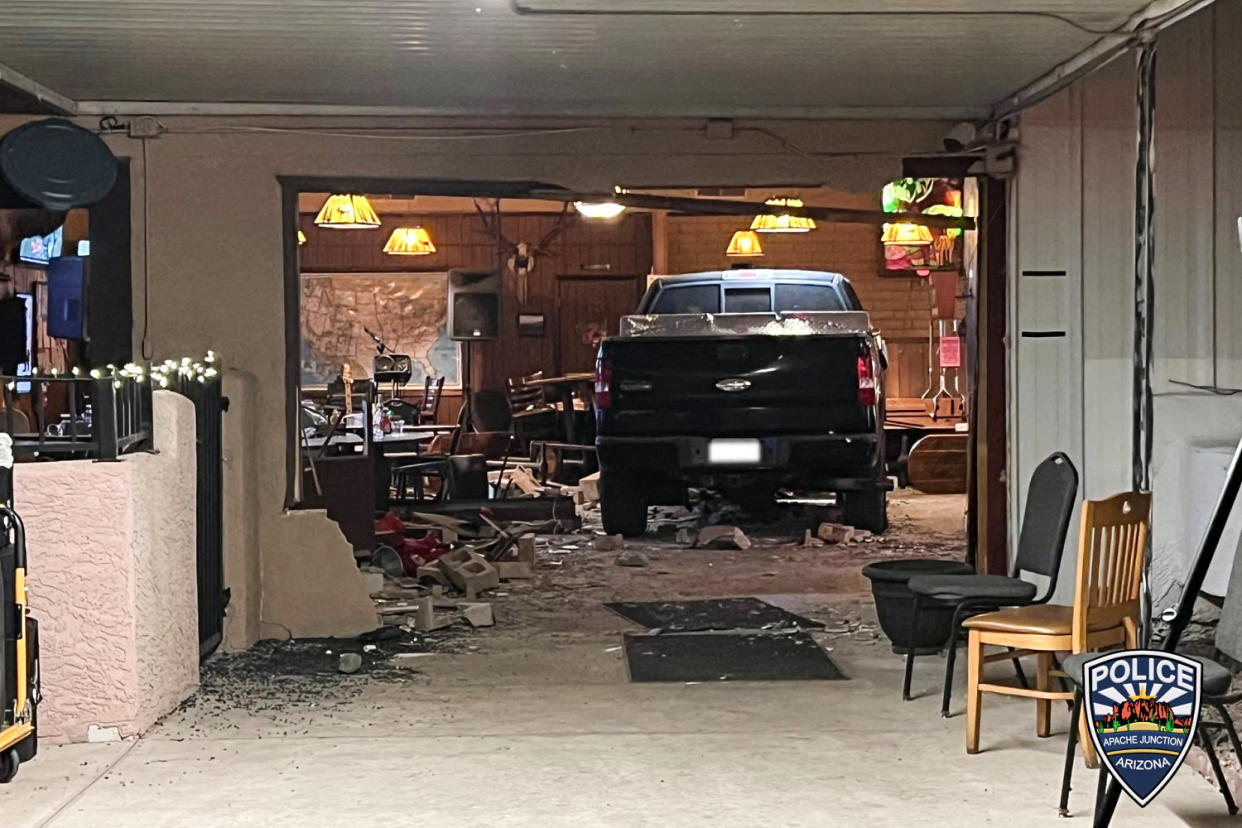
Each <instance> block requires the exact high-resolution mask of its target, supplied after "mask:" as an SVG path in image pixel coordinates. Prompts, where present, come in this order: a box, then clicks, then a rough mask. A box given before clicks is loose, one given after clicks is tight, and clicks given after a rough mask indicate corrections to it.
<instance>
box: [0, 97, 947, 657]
mask: <svg viewBox="0 0 1242 828" xmlns="http://www.w3.org/2000/svg"><path fill="white" fill-rule="evenodd" d="M161 120H162V121H163V122H164V123H165V124H166V125H167V127H168V128H169V129H170V130H171V132H170V133H169V134H167V135H164V136H162V137H160V138H158V139H155V140H152V141H150V142H149V144H148V147H147V153H146V159H147V160H146V166H145V168H144V165H143V162H142V158H143V153H142V151H141V147H140V145H139V144H138V142H136V141H131V140H129V139H126V138H109V139H108V140H109V143H110V145H111V146H112V148H113V150H114V151H115V152H116V153H117V154H118V155H120V156H124V157H128V158H130V159H131V174H132V175H133V177H134V180H133V192H134V213H133V217H134V221H133V228H134V229H133V232H134V237H133V242H134V244H133V250H134V269H135V270H134V272H135V279H134V308H135V314H136V315H135V335H136V336H140V335H141V330H142V319H143V310H144V306H145V304H146V302H145V301H144V295H143V293H144V284H143V279H142V273H143V239H142V235H141V234H142V232H143V230H142V228H143V225H144V222H143V213H142V210H143V201H144V195H145V196H146V197H147V201H148V203H149V215H148V219H147V224H148V226H149V228H150V232H149V239H147V242H148V244H147V250H148V254H147V255H148V257H149V265H150V267H149V273H150V279H149V296H148V297H146V299H148V300H149V306H150V340H149V349H148V351H147V353H148V354H151V355H153V356H154V357H155V358H156V359H164V358H168V357H180V356H183V355H192V354H199V353H202V352H204V351H206V350H207V349H209V348H210V349H213V350H215V351H217V352H218V353H220V354H221V355H222V358H223V361H224V363H225V364H226V365H227V366H229V367H231V368H232V369H235V370H236V371H237V372H238V373H239V374H240V375H245V376H247V377H250V378H252V379H253V386H252V389H253V398H252V404H250V403H248V404H247V405H246V406H244V409H245V410H244V412H243V411H240V410H238V411H231V412H230V413H229V414H227V415H226V416H225V420H224V428H225V443H226V446H227V447H228V448H227V449H226V451H227V452H229V453H230V454H231V457H230V459H229V460H228V461H227V462H226V466H225V479H224V486H225V492H226V495H225V525H226V535H225V542H226V551H225V555H226V561H228V562H230V563H229V564H228V565H226V575H227V577H228V579H229V580H228V585H229V586H230V587H231V588H233V589H234V595H235V596H237V595H238V594H242V593H244V594H246V595H248V596H253V594H254V593H255V592H259V591H261V600H260V601H259V606H258V609H257V611H258V612H259V614H260V616H261V619H260V620H261V623H259V624H257V625H256V624H254V623H253V621H252V620H251V619H245V618H242V617H241V615H242V614H244V613H250V612H254V611H255V607H254V604H253V603H252V602H251V601H244V602H237V601H235V602H234V604H233V605H232V606H230V608H229V613H230V620H229V627H228V629H229V634H230V641H229V645H230V646H246V644H248V643H249V641H248V639H249V638H250V636H252V635H263V636H272V637H285V636H287V635H290V634H292V635H299V636H305V635H333V634H334V635H345V634H353V633H358V632H362V631H363V630H365V629H367V628H368V627H372V626H374V625H375V623H376V618H375V615H374V612H373V611H372V607H371V602H370V600H369V598H368V596H367V594H366V590H365V588H364V586H363V584H362V580H361V577H359V576H358V575H357V573H356V569H355V568H354V562H353V556H352V551H351V550H350V547H349V544H347V543H346V542H345V541H344V539H343V538H342V537H341V535H340V533H339V531H338V530H337V527H336V524H335V523H333V522H331V521H329V520H328V519H327V518H326V517H325V516H323V515H322V514H311V515H289V514H286V513H285V511H284V507H285V502H284V497H285V457H286V451H287V444H286V439H285V392H284V377H285V365H284V330H285V325H284V285H283V250H282V241H281V236H282V230H283V227H282V216H281V201H280V187H279V184H278V181H277V176H281V175H285V176H357V177H372V178H381V179H382V178H395V179H411V178H450V179H463V180H485V179H495V180H537V181H543V182H546V183H550V184H557V185H563V186H568V187H574V188H580V189H589V190H596V191H607V190H609V189H611V187H612V186H613V185H614V184H624V185H629V186H635V187H640V186H659V185H663V186H682V185H685V186H694V185H699V186H709V185H745V184H751V185H758V186H774V185H780V184H787V185H815V184H822V183H827V184H832V185H833V186H836V187H840V188H842V189H853V190H862V189H869V188H875V187H878V186H880V184H881V183H882V182H883V180H884V179H885V178H886V177H892V176H895V175H897V174H899V172H900V166H899V159H900V157H901V156H902V155H903V154H906V153H909V152H917V151H927V150H929V149H936V148H938V147H939V141H940V138H941V136H942V135H944V134H945V132H946V131H947V129H948V125H947V124H945V123H942V122H932V121H919V122H897V121H891V122H873V121H838V122H816V121H790V122H765V123H756V124H748V123H745V122H739V123H738V125H737V126H738V130H737V135H736V137H735V138H734V139H732V140H711V139H708V138H707V137H706V135H705V134H704V131H703V123H702V122H701V121H696V122H680V121H679V122H673V121H659V122H645V123H630V122H608V121H605V122H593V123H581V122H579V123H572V124H571V123H550V122H547V121H544V122H540V123H537V124H534V126H537V127H538V128H539V129H542V130H548V129H550V128H556V127H564V128H567V129H571V130H572V131H568V132H563V133H558V134H544V135H539V136H507V137H498V138H495V139H488V140H478V139H473V140H464V141H463V140H452V139H444V140H430V138H431V136H430V135H429V134H428V133H427V132H426V131H425V130H427V129H428V128H434V127H440V128H446V129H448V130H450V131H453V130H460V129H461V127H462V124H461V123H459V122H457V123H454V122H445V121H428V120H398V119H389V120H386V121H383V122H382V123H383V125H384V126H385V127H386V128H388V129H391V128H393V127H396V126H408V127H411V128H413V129H415V130H424V131H423V132H421V133H416V132H412V133H410V134H408V135H406V136H404V137H399V138H397V139H396V140H383V139H380V140H359V139H356V138H350V137H343V136H333V135H328V134H324V133H323V132H322V130H321V131H320V132H319V133H318V134H311V133H310V132H297V131H295V130H299V129H301V130H314V129H315V128H317V127H324V126H329V127H334V128H341V127H350V128H351V129H352V130H354V131H357V130H362V131H365V130H366V128H367V127H368V126H373V125H375V124H376V123H377V122H375V121H369V122H368V121H351V122H342V121H341V120H339V119H338V120H335V121H327V120H324V119H271V118H269V119H251V120H249V121H245V122H241V121H237V120H232V121H223V120H219V119H204V118H199V119H177V118H164V119H161ZM17 123H19V121H18V120H17V119H9V120H5V119H0V132H3V131H7V129H9V128H11V127H12V126H15V125H17ZM83 123H84V124H86V125H87V126H91V127H94V126H95V125H96V124H95V122H93V121H91V122H86V121H84V122H83ZM477 125H479V124H478V122H475V123H474V124H472V125H471V126H477ZM257 126H261V127H262V128H263V129H264V130H268V131H264V132H253V131H249V132H248V131H246V130H248V129H253V128H254V127H257ZM491 126H504V127H505V128H507V129H516V128H520V127H521V126H523V124H521V123H518V122H508V123H506V124H495V123H493V124H491ZM411 135H418V140H415V141H410V140H406V139H407V138H409V137H410V136H411ZM774 135H775V136H779V137H773V136H774ZM881 150H891V151H892V155H891V156H881V155H877V154H875V153H877V151H881ZM849 152H863V153H866V154H865V155H863V156H856V157H834V156H833V155H832V154H833V153H849ZM135 352H140V349H139V348H138V347H137V343H136V347H135ZM256 516H257V524H255V525H251V523H250V522H249V521H250V520H251V519H252V518H253V517H256ZM239 547H240V548H239ZM245 561H258V562H259V566H258V568H257V569H256V568H253V567H250V566H248V565H246V564H244V563H243V562H245ZM238 579H243V580H246V583H245V585H244V586H243V585H242V583H241V582H240V581H239V580H238ZM256 580H258V581H260V582H261V585H260V583H256Z"/></svg>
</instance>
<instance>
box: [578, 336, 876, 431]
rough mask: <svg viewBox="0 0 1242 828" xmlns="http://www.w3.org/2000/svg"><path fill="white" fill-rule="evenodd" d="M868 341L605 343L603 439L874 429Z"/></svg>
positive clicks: (857, 338)
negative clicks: (862, 371)
mask: <svg viewBox="0 0 1242 828" xmlns="http://www.w3.org/2000/svg"><path fill="white" fill-rule="evenodd" d="M866 347H867V345H866V342H865V340H864V338H863V337H861V336H825V335H812V336H735V337H729V338H725V339H721V338H692V337H669V338H655V337H642V338H634V339H626V338H620V339H612V340H608V341H607V342H605V343H604V346H603V350H602V352H601V355H602V357H603V358H604V359H605V360H607V361H608V362H609V364H610V365H611V370H612V404H611V406H610V407H609V408H608V409H607V410H605V411H603V412H601V415H602V417H603V422H602V423H601V434H609V435H614V436H626V435H652V436H656V435H662V434H678V433H692V434H698V435H703V436H736V437H748V436H769V435H777V434H781V433H790V434H793V433H801V434H808V433H831V432H843V433H850V432H860V431H867V430H869V429H871V428H872V427H873V425H872V423H871V413H870V412H871V409H870V408H869V407H866V406H863V405H862V404H861V403H860V402H859V400H858V357H859V356H861V355H862V354H864V353H865V349H866Z"/></svg>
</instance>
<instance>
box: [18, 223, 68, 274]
mask: <svg viewBox="0 0 1242 828" xmlns="http://www.w3.org/2000/svg"><path fill="white" fill-rule="evenodd" d="M64 240H65V228H64V227H57V228H56V229H55V230H53V231H52V232H51V233H48V234H47V235H46V236H30V237H29V238H25V239H22V241H21V246H20V247H19V248H18V251H17V258H18V259H20V260H21V261H23V262H25V263H26V264H35V265H46V264H47V263H48V262H50V261H51V260H52V259H55V258H56V257H57V256H59V255H60V251H61V248H62V247H63V246H64Z"/></svg>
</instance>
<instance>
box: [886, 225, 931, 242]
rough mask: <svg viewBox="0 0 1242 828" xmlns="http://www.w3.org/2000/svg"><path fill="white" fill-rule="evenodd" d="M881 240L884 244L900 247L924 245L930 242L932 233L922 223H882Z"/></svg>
mask: <svg viewBox="0 0 1242 828" xmlns="http://www.w3.org/2000/svg"><path fill="white" fill-rule="evenodd" d="M883 241H884V243H885V244H886V245H899V246H901V247H925V246H927V245H929V244H931V243H932V233H931V230H929V229H928V228H927V227H925V226H924V225H922V224H908V223H905V222H901V223H897V224H886V225H884V236H883Z"/></svg>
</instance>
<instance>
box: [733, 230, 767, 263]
mask: <svg viewBox="0 0 1242 828" xmlns="http://www.w3.org/2000/svg"><path fill="white" fill-rule="evenodd" d="M725 255H726V256H737V257H743V256H762V255H763V245H761V244H760V243H759V234H758V233H756V232H755V231H754V230H738V231H737V232H736V233H734V234H733V238H732V239H730V240H729V248H728V249H727V250H725Z"/></svg>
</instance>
